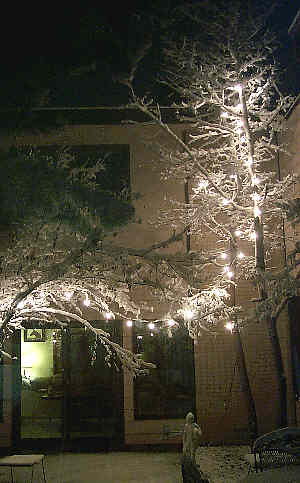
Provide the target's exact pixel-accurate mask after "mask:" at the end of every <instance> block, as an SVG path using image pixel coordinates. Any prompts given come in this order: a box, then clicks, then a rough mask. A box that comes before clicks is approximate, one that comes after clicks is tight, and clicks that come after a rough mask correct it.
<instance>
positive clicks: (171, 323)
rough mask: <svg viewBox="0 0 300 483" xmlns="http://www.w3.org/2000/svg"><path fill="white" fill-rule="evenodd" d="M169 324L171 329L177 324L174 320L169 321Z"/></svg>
mask: <svg viewBox="0 0 300 483" xmlns="http://www.w3.org/2000/svg"><path fill="white" fill-rule="evenodd" d="M167 324H168V326H169V327H173V326H174V325H175V324H176V322H175V320H173V319H169V320H168V322H167Z"/></svg>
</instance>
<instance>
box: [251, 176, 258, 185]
mask: <svg viewBox="0 0 300 483" xmlns="http://www.w3.org/2000/svg"><path fill="white" fill-rule="evenodd" d="M259 183H260V179H259V178H258V177H257V176H253V178H252V185H253V186H256V185H258V184H259Z"/></svg>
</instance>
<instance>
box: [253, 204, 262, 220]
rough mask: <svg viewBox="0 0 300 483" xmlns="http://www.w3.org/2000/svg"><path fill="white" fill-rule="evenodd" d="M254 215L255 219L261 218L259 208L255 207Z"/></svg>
mask: <svg viewBox="0 0 300 483" xmlns="http://www.w3.org/2000/svg"><path fill="white" fill-rule="evenodd" d="M253 213H254V216H255V217H257V216H260V215H261V209H260V208H259V207H258V206H255V208H254V210H253Z"/></svg>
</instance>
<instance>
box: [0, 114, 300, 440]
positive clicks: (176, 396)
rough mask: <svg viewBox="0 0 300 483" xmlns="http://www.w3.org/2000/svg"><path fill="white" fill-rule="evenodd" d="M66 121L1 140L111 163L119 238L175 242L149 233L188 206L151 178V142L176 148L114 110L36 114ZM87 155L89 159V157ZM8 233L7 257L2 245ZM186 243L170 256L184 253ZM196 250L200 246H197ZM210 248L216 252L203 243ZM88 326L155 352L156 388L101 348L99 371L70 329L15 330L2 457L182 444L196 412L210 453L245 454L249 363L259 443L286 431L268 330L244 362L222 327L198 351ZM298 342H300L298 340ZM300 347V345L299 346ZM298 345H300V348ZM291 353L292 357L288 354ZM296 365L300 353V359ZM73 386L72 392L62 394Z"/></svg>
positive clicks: (290, 406) (294, 411) (286, 325)
mask: <svg viewBox="0 0 300 483" xmlns="http://www.w3.org/2000/svg"><path fill="white" fill-rule="evenodd" d="M299 112H300V110H299V105H298V106H296V107H295V109H294V111H293V113H292V114H291V116H290V119H289V123H290V124H291V125H292V126H293V129H292V132H293V135H292V138H291V139H290V141H289V143H290V146H291V148H292V151H293V156H292V159H289V161H286V160H285V159H283V160H282V163H283V164H284V167H285V168H286V169H292V170H297V169H298V161H299V154H298V153H299V147H300V146H299V138H300V136H299V133H300V122H299ZM58 113H59V114H63V116H64V117H65V119H66V121H65V122H64V126H63V127H60V128H57V129H54V130H53V129H52V130H51V131H48V132H47V131H46V132H44V133H41V132H36V133H33V132H32V131H30V130H23V131H19V133H18V134H17V135H16V132H15V131H14V134H13V136H11V138H10V136H9V135H7V134H6V135H5V143H6V146H9V145H13V144H17V145H33V146H37V147H39V148H41V149H46V148H52V147H53V146H69V147H70V148H71V149H73V150H74V152H80V153H81V155H82V153H89V155H92V154H93V153H96V154H97V153H98V154H99V153H100V154H101V153H102V154H103V153H104V152H109V153H110V155H111V159H112V163H119V164H118V166H119V168H118V169H120V167H121V168H122V170H123V171H122V173H123V175H124V177H127V178H128V180H129V181H128V182H129V183H130V189H131V191H132V192H135V193H139V194H140V196H139V198H138V199H136V200H135V201H134V204H135V210H136V218H137V219H138V220H139V222H138V223H132V224H130V225H128V226H127V227H126V228H124V229H123V230H122V232H121V234H120V235H119V240H120V243H121V244H123V245H126V246H128V247H133V248H142V247H145V246H149V245H151V244H153V243H156V242H159V241H160V240H162V239H167V238H168V237H169V236H170V235H171V231H170V229H169V228H168V227H166V228H164V229H159V230H157V229H154V228H153V226H152V225H150V224H149V219H151V218H152V217H153V216H155V214H156V213H157V211H158V210H159V209H161V208H162V207H164V206H168V203H169V200H170V199H172V198H173V199H179V200H184V196H185V192H184V189H185V187H184V185H182V184H180V183H176V182H174V180H172V182H169V181H162V180H161V177H160V171H159V169H156V168H155V165H156V160H157V156H158V154H157V153H155V152H154V151H153V150H151V149H149V144H150V145H151V142H152V141H153V140H155V141H156V142H157V141H159V142H160V143H162V144H164V143H166V142H167V143H169V141H168V139H167V138H166V135H165V134H164V133H163V132H162V131H161V130H160V128H159V127H158V126H156V125H154V124H151V123H150V124H149V123H145V122H144V121H145V120H144V119H143V118H138V119H137V120H138V121H140V122H139V123H138V124H134V123H127V122H121V121H124V120H126V118H128V119H130V118H131V117H132V116H133V113H132V112H125V111H121V110H117V109H115V110H111V109H101V108H98V109H97V108H94V109H87V110H85V109H78V110H76V109H72V110H71V109H70V110H67V109H66V110H60V111H59V110H57V111H47V110H44V111H43V110H40V111H36V114H37V116H41V118H42V117H43V116H48V119H49V117H51V116H52V115H53V116H54V115H56V116H57V114H58ZM167 115H168V116H169V117H170V122H172V127H173V129H175V131H176V133H177V134H178V136H180V137H181V138H183V137H184V136H185V134H186V131H187V130H188V126H186V125H184V124H179V123H176V116H175V117H174V118H172V115H174V113H172V112H171V111H170V112H169V113H168V114H167ZM91 153H92V154H91ZM5 236H6V234H5V233H2V238H1V239H2V246H3V247H4V246H5ZM186 243H187V242H186V239H183V240H182V241H180V242H177V246H176V247H175V248H174V250H175V249H176V250H178V251H179V250H181V251H185V250H186ZM190 243H191V244H192V245H193V243H194V244H195V246H196V243H197V241H196V240H190ZM207 243H209V241H208V242H207ZM236 297H237V303H238V304H240V305H242V306H244V307H247V306H249V305H250V304H251V303H252V302H251V299H252V298H254V297H255V293H254V291H253V288H252V287H251V285H250V284H247V283H246V282H245V283H244V284H241V285H239V287H238V289H237V294H236ZM136 299H137V300H138V301H141V302H143V303H144V302H147V306H148V309H147V310H145V311H144V313H143V318H144V319H146V320H149V322H151V320H159V319H160V318H164V317H165V315H166V313H167V312H168V307H166V306H162V305H160V306H156V305H151V304H152V301H151V299H150V298H149V296H148V295H147V291H146V290H144V289H143V290H139V291H136ZM86 316H87V317H88V318H89V319H90V320H91V321H93V323H94V324H96V325H97V326H99V327H103V326H105V330H107V329H108V327H109V330H110V332H111V336H112V337H113V338H114V340H116V341H119V342H121V343H122V344H123V345H124V346H125V347H127V348H128V349H131V350H134V351H138V352H144V353H146V352H147V353H148V356H149V360H152V361H153V359H155V360H154V362H157V364H158V370H157V372H156V373H155V374H151V376H149V379H147V377H144V378H142V379H140V378H138V379H133V378H132V376H131V375H130V374H129V373H128V372H126V371H124V373H121V374H120V373H118V372H116V371H115V370H114V369H112V368H108V367H107V366H106V364H105V361H104V358H105V355H104V353H103V350H102V351H101V348H98V349H97V351H98V352H97V355H96V364H95V365H92V364H90V361H91V355H90V352H89V351H90V349H89V348H90V347H91V341H90V340H89V335H88V334H86V332H85V331H84V329H82V328H80V327H78V326H75V325H74V326H72V325H71V326H70V328H69V329H68V330H66V331H63V330H62V329H61V328H59V327H50V326H49V327H48V326H46V327H44V328H40V327H35V326H28V327H27V328H26V329H24V330H22V331H17V333H16V334H15V336H14V340H13V347H12V350H13V353H14V354H15V355H16V356H17V359H15V360H13V361H12V362H10V361H8V360H7V359H5V360H4V364H3V366H2V371H1V379H0V384H1V391H2V401H1V403H2V406H1V412H0V447H2V448H11V447H13V446H15V445H17V446H22V444H23V443H24V444H25V442H28V440H36V439H44V440H46V439H47V440H49V439H53V440H69V441H71V440H72V439H73V440H76V438H77V439H78V438H80V439H85V438H86V439H88V438H94V439H96V440H101V439H104V440H105V441H107V440H110V441H111V442H116V444H118V445H119V444H125V445H143V444H147V445H148V444H178V443H179V442H180V436H178V434H177V435H176V433H178V432H179V431H180V430H181V428H182V426H183V423H184V416H185V414H186V413H187V412H188V411H190V410H192V411H194V412H195V413H196V417H197V421H198V423H199V424H200V425H201V427H202V430H203V443H211V444H218V443H225V444H229V443H241V442H245V443H246V442H248V441H249V439H250V434H251V431H250V428H249V411H248V401H247V396H246V394H245V390H244V389H245V384H244V382H245V381H244V379H243V378H244V375H243V371H242V364H243V363H245V365H246V368H247V374H248V377H249V383H250V388H251V391H252V395H253V398H254V403H255V409H256V413H257V419H258V431H259V433H260V434H263V433H265V432H268V431H270V430H273V429H275V428H277V427H278V425H279V423H278V422H279V402H278V387H277V380H276V377H275V367H274V364H273V363H272V361H273V358H272V357H271V353H272V347H271V344H270V339H269V337H268V329H267V327H266V326H264V325H263V324H253V325H251V326H248V327H245V328H244V329H243V330H242V333H241V340H242V347H243V354H244V357H245V360H243V359H242V355H241V348H240V346H239V341H238V340H237V337H236V335H235V334H233V333H231V332H230V331H228V330H226V329H225V328H224V331H221V332H220V334H219V335H217V336H215V335H211V334H205V335H203V336H202V337H199V338H198V339H197V340H195V341H192V340H191V339H190V338H189V337H187V336H186V335H182V334H178V337H176V336H175V337H174V338H171V339H166V340H164V339H163V338H162V337H161V336H160V335H159V334H158V333H155V330H153V332H152V333H151V332H150V331H149V330H148V329H146V331H145V327H144V326H139V325H138V323H136V324H133V325H130V324H127V322H126V321H117V320H111V321H104V320H103V318H102V319H101V316H99V314H97V313H95V312H93V311H89V309H88V308H87V309H86ZM292 317H293V316H291V314H290V317H289V314H288V311H287V310H286V311H285V312H283V313H282V315H281V317H280V320H279V322H278V332H279V339H280V345H281V350H282V354H283V362H284V369H285V376H286V382H287V410H288V423H289V424H290V425H299V426H300V404H299V402H298V401H297V396H298V393H297V390H298V389H297V388H298V387H299V379H300V376H299V374H298V373H297V367H296V366H295V350H297V347H298V345H297V344H296V349H295V344H294V343H293V341H294V339H295V337H296V338H297V334H296V332H295V323H294V325H293V323H292V322H291V318H292ZM295 334H296V335H295ZM298 337H299V335H298ZM299 340H300V339H299ZM293 351H294V352H293ZM299 357H300V353H299ZM66 381H67V384H66Z"/></svg>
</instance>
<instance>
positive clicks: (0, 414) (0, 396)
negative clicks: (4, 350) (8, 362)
mask: <svg viewBox="0 0 300 483" xmlns="http://www.w3.org/2000/svg"><path fill="white" fill-rule="evenodd" d="M3 390H4V388H3V358H2V357H1V356H0V422H3V403H4V401H3Z"/></svg>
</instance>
